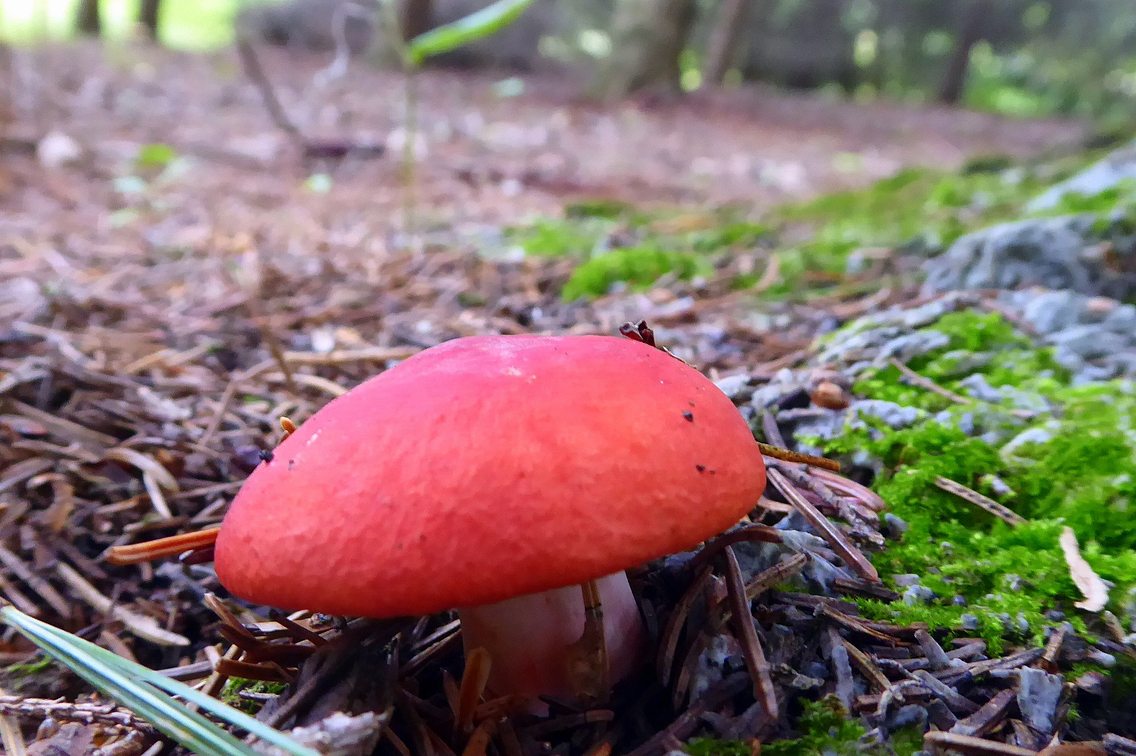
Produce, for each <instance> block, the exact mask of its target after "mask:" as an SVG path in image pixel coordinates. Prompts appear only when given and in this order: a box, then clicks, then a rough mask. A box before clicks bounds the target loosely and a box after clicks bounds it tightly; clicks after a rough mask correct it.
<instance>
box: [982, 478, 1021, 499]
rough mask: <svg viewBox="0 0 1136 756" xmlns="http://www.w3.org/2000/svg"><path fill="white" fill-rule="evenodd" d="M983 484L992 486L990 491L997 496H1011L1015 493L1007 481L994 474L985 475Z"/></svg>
mask: <svg viewBox="0 0 1136 756" xmlns="http://www.w3.org/2000/svg"><path fill="white" fill-rule="evenodd" d="M981 480H982V482H983V483H985V484H986V485H988V486H990V490H991V491H993V492H994V495H995V496H1009V495H1011V494H1012V493H1014V489H1012V488H1010V486H1009V485H1008V484H1007V483H1006V481H1004V480H1002V479H1001V478H999V477H998V476H997V475H995V474H994V473H989V474H987V475H983V476H982V478H981Z"/></svg>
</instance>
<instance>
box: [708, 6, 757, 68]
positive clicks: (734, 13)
mask: <svg viewBox="0 0 1136 756" xmlns="http://www.w3.org/2000/svg"><path fill="white" fill-rule="evenodd" d="M749 2H750V0H723V1H722V5H721V6H720V7H719V8H718V16H717V18H715V19H714V30H713V31H712V32H711V33H710V43H709V46H708V47H707V49H706V65H705V66H704V67H703V70H702V83H703V85H705V86H710V87H716V86H718V85H719V84H721V83H722V79H723V78H725V76H726V72H727V71H729V70H730V66H731V65H732V64H733V62H734V57H735V56H736V54H737V49H738V40H739V39H741V33H742V22H743V21H744V20H745V12H746V10H747V9H748V8H749Z"/></svg>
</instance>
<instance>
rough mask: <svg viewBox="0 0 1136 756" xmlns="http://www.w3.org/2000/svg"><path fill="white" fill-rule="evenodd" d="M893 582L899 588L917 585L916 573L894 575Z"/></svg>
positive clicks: (917, 577)
mask: <svg viewBox="0 0 1136 756" xmlns="http://www.w3.org/2000/svg"><path fill="white" fill-rule="evenodd" d="M895 584H896V585H897V586H898V587H900V588H910V587H911V586H913V585H919V576H918V575H911V574H907V575H896V576H895Z"/></svg>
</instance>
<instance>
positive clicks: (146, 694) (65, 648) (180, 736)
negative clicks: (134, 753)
mask: <svg viewBox="0 0 1136 756" xmlns="http://www.w3.org/2000/svg"><path fill="white" fill-rule="evenodd" d="M0 619H2V620H3V621H4V622H5V623H6V624H8V625H10V626H12V627H14V628H15V629H16V630H18V631H19V632H20V633H22V634H23V635H24V636H26V637H27V638H28V639H29V640H31V641H32V643H35V644H36V645H37V646H39V647H40V648H41V649H43V651H44V652H46V653H47V654H49V655H51V656H53V657H55V658H56V659H57V660H58V661H60V662H62V663H63V664H65V665H66V666H67V667H68V668H69V669H71V670H72V671H73V672H74V673H75V674H77V675H78V676H79V677H81V678H83V679H84V680H86V681H87V682H88V683H90V684H91V685H93V686H94V687H95V688H97V689H98V690H100V691H101V692H103V693H105V694H106V695H108V696H110V697H111V698H114V699H115V700H116V701H118V702H119V703H121V704H122V705H123V706H125V707H127V708H128V709H130V710H131V711H133V712H134V713H135V714H137V715H138V716H140V717H142V718H144V719H146V720H147V721H148V722H150V723H151V724H153V725H154V727H156V728H157V729H158V730H159V731H160V732H162V734H164V735H166V736H168V737H170V738H172V739H173V740H176V741H177V742H178V743H180V744H182V745H183V746H185V747H186V748H188V749H190V750H191V751H193V752H195V753H200V754H208V755H209V756H213V755H214V754H215V755H216V756H255V754H256V752H255V751H253V750H252V749H251V748H250V747H249V746H247V745H245V744H244V743H242V742H241V741H240V740H238V739H237V738H235V737H233V736H232V735H230V734H229V733H227V732H225V731H224V730H223V729H221V728H220V727H218V726H217V725H215V724H213V723H212V722H210V721H209V720H208V719H205V717H202V716H201V715H199V714H195V713H193V712H191V711H189V710H188V709H186V708H185V707H184V706H182V705H181V704H179V703H177V702H176V701H174V700H173V699H171V698H169V697H168V696H164V695H162V694H160V693H158V692H157V691H155V690H154V689H153V688H152V687H150V686H149V685H146V684H144V683H140V682H138V681H135V680H132V679H130V678H129V677H128V676H126V675H124V674H123V673H121V672H119V671H117V670H115V669H112V668H110V667H108V666H107V665H106V664H103V663H102V662H100V661H98V660H97V659H94V658H92V657H91V656H90V655H88V654H85V653H84V651H85V649H83V648H82V647H81V646H79V644H72V643H69V642H68V641H61V640H60V639H59V638H57V637H56V636H55V634H53V633H45V632H43V628H41V627H39V626H38V625H42V624H43V623H39V622H38V621H37V620H34V619H32V618H31V617H28V616H27V615H25V614H23V613H22V612H20V611H19V610H16V609H13V608H12V607H4V608H3V609H0ZM49 627H50V626H49ZM71 637H72V638H73V639H74V640H76V641H80V642H81V643H86V641H82V640H81V639H79V638H75V637H74V636H71Z"/></svg>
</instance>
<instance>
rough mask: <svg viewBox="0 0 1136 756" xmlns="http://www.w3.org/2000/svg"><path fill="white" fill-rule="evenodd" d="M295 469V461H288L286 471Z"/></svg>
mask: <svg viewBox="0 0 1136 756" xmlns="http://www.w3.org/2000/svg"><path fill="white" fill-rule="evenodd" d="M295 468H296V460H294V459H290V460H288V469H289V470H294V469H295Z"/></svg>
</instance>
